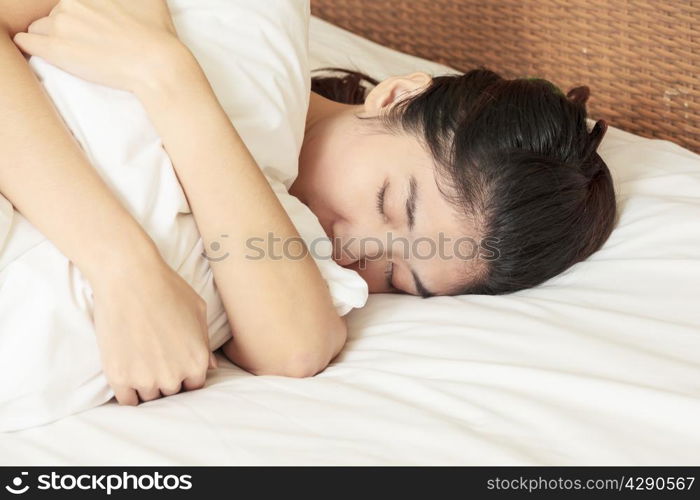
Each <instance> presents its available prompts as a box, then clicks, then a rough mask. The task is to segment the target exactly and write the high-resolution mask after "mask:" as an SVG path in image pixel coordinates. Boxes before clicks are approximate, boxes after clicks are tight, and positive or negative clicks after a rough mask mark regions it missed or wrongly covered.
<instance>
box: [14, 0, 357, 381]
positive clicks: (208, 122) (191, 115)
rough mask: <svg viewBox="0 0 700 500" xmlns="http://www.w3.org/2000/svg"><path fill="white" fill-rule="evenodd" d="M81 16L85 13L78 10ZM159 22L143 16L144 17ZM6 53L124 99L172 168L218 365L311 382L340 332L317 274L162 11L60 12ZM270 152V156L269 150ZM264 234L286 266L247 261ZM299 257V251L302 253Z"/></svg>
mask: <svg viewBox="0 0 700 500" xmlns="http://www.w3.org/2000/svg"><path fill="white" fill-rule="evenodd" d="M87 4H89V5H90V8H89V9H88V8H85V7H86V5H87ZM159 8H160V9H161V14H162V15H161V16H160V17H158V16H155V15H153V16H150V15H149V16H146V15H145V14H144V11H145V10H146V9H151V10H152V13H155V12H156V11H157V10H158V9H159ZM29 31H30V33H29V34H20V35H18V36H17V37H16V38H15V41H16V43H17V44H18V45H19V46H20V47H21V48H22V49H23V50H25V51H26V52H29V53H31V54H35V55H39V56H41V57H43V58H45V59H47V60H48V61H49V62H52V63H53V64H56V65H57V66H59V67H62V68H63V69H65V70H67V71H70V72H71V73H74V74H76V75H78V76H81V77H83V78H86V79H89V80H92V81H95V82H98V83H102V84H106V85H110V86H113V87H117V88H122V89H124V90H130V91H132V92H134V93H135V94H136V95H137V96H138V97H139V98H140V100H141V101H142V103H143V105H144V107H145V109H146V110H147V112H148V115H149V117H150V118H151V121H152V122H153V124H154V125H155V127H156V129H157V131H158V132H159V134H160V136H161V138H162V141H163V144H164V146H165V148H166V150H167V151H168V153H169V155H170V158H171V159H172V161H173V164H174V167H175V170H176V172H177V175H178V177H179V180H180V182H181V184H182V186H183V188H184V190H185V193H186V195H187V197H188V199H189V202H190V205H191V207H192V211H193V213H194V216H195V219H196V221H197V225H198V227H199V231H200V233H201V235H202V238H203V241H204V244H205V247H206V248H209V245H210V244H211V243H214V242H217V243H219V244H221V243H223V242H224V240H223V239H222V235H224V234H225V235H228V237H227V238H226V240H225V243H226V246H225V247H224V248H222V249H221V252H225V253H228V254H229V255H228V257H227V258H225V259H223V260H221V261H217V262H215V261H212V262H211V266H212V269H213V272H214V277H215V280H216V284H217V286H218V289H219V292H220V294H221V297H222V301H223V303H224V306H225V308H226V311H227V313H228V317H229V320H230V324H231V326H232V329H233V335H234V337H233V339H232V340H231V341H230V342H229V343H227V344H226V346H225V348H224V350H225V352H226V354H227V355H228V356H229V357H230V358H231V359H232V360H233V361H234V362H235V363H236V364H238V365H239V366H241V367H243V368H245V369H247V370H249V371H251V372H253V373H258V374H268V373H269V374H284V375H291V376H307V375H313V374H315V373H317V372H318V371H320V370H322V369H323V368H325V367H326V366H327V364H328V363H329V362H330V360H331V359H332V358H333V357H335V355H336V354H337V353H338V352H339V351H340V350H341V348H342V346H343V344H344V343H345V339H346V334H347V329H346V325H345V321H344V319H343V318H341V317H339V316H338V314H337V312H336V311H335V308H334V307H333V303H332V300H331V297H330V291H329V289H328V286H327V284H326V283H325V281H324V279H323V277H322V276H321V273H320V271H319V269H318V266H317V265H316V263H315V262H314V260H313V258H312V257H311V255H310V254H309V252H306V255H305V256H304V257H303V258H295V257H296V256H298V255H299V254H300V253H301V250H302V248H301V247H300V246H299V243H298V242H300V241H301V238H300V237H299V234H298V232H297V230H296V228H295V227H294V225H293V223H292V221H291V220H290V219H289V216H288V215H287V213H286V212H285V211H284V209H283V207H282V205H281V204H280V202H279V200H278V199H277V196H276V195H275V193H274V191H273V190H272V188H271V187H270V185H269V184H268V182H267V180H266V178H265V176H264V175H263V173H262V172H261V170H260V168H259V167H258V165H256V163H255V161H254V159H253V157H252V156H251V154H250V152H249V151H248V149H247V148H246V146H245V144H244V143H243V142H242V140H241V138H240V136H239V135H238V133H237V131H236V129H235V128H234V126H233V125H232V124H231V122H230V120H229V119H228V117H227V116H226V114H225V113H224V111H223V110H222V109H221V106H220V105H219V103H218V102H217V100H216V97H215V95H214V93H213V91H212V89H211V87H210V86H209V83H208V81H207V79H206V77H205V75H204V73H203V72H202V70H201V68H200V67H199V65H198V64H197V62H196V60H195V59H194V57H193V56H192V55H191V53H190V52H189V51H188V50H187V49H186V48H185V47H184V46H183V45H182V44H180V43H179V41H178V40H177V38H176V36H175V33H174V28H173V27H172V23H171V20H170V17H169V13H168V12H167V5H166V3H165V2H164V1H163V0H121V1H117V0H102V1H100V2H90V1H89V0H72V1H71V3H70V4H67V3H66V4H65V8H64V9H63V10H61V11H60V12H58V13H57V14H56V13H54V14H53V15H52V16H50V17H48V18H44V19H41V20H39V21H37V22H36V23H33V24H32V25H31V26H30V27H29ZM270 147H274V145H273V144H271V145H270ZM268 232H270V233H272V234H274V237H275V238H277V240H278V242H279V244H278V246H277V251H278V252H279V250H280V249H281V248H282V246H283V245H284V244H285V243H289V242H290V241H292V240H294V241H296V242H297V244H296V245H294V244H292V245H289V244H287V245H286V247H288V248H289V250H290V252H291V258H282V259H279V260H274V259H272V258H269V257H268V258H263V259H258V260H253V259H250V258H247V257H246V254H247V253H246V248H247V247H246V240H248V239H249V238H253V237H263V238H264V237H265V236H266V235H267V233H268ZM304 248H305V247H304Z"/></svg>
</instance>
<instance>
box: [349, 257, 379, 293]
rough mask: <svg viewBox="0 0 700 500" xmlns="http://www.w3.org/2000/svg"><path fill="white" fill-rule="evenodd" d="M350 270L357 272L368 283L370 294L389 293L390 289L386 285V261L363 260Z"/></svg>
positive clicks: (352, 265) (350, 267) (350, 266)
mask: <svg viewBox="0 0 700 500" xmlns="http://www.w3.org/2000/svg"><path fill="white" fill-rule="evenodd" d="M346 267H347V268H348V269H352V270H353V271H357V273H358V274H359V275H360V276H361V277H362V279H364V280H365V281H366V282H367V287H368V288H369V293H381V292H389V287H388V286H387V283H386V275H385V274H384V272H385V271H386V260H385V259H380V260H362V261H359V262H355V263H354V264H351V265H349V266H346Z"/></svg>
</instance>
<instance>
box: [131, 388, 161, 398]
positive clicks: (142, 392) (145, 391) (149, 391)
mask: <svg viewBox="0 0 700 500" xmlns="http://www.w3.org/2000/svg"><path fill="white" fill-rule="evenodd" d="M136 391H137V392H138V393H139V398H141V401H143V402H146V401H153V400H154V399H158V398H161V397H163V396H162V395H161V393H160V389H159V388H158V387H139V388H137V389H136Z"/></svg>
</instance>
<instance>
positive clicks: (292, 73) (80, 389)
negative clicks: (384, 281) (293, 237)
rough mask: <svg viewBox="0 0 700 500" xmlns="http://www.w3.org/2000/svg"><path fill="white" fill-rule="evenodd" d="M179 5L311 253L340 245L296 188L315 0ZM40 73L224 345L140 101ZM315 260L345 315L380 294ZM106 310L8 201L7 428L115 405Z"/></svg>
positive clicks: (197, 251) (178, 193)
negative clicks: (101, 337)
mask: <svg viewBox="0 0 700 500" xmlns="http://www.w3.org/2000/svg"><path fill="white" fill-rule="evenodd" d="M169 5H170V8H171V12H172V14H173V20H174V22H175V25H176V28H177V30H178V34H179V35H180V37H181V39H182V40H183V42H184V43H185V44H186V45H188V46H189V47H190V49H191V50H192V52H193V53H194V54H195V56H196V57H197V59H198V60H199V62H200V64H201V65H202V67H203V69H204V71H205V73H206V74H207V77H208V78H209V80H210V82H211V84H212V87H213V88H214V91H215V92H216V94H217V97H218V98H219V100H220V102H221V104H222V106H223V107H224V109H225V110H226V112H227V114H228V115H229V117H230V118H231V120H232V122H233V123H234V124H235V126H236V128H237V130H238V132H239V133H240V135H241V137H242V138H243V140H244V142H245V143H246V145H247V147H248V149H249V150H250V151H251V153H252V155H253V156H254V157H255V159H256V161H257V162H258V164H259V165H260V167H261V168H262V169H263V171H264V173H265V175H266V176H267V178H268V180H269V181H270V183H271V185H272V187H273V189H274V190H275V192H276V194H277V196H278V197H279V198H280V200H281V202H282V204H283V206H284V207H285V209H286V210H287V211H288V213H289V215H290V217H291V218H292V220H293V222H294V224H295V225H296V227H297V228H298V230H299V232H300V234H301V236H302V237H303V238H304V239H305V240H306V242H307V244H309V245H310V244H311V243H312V242H313V241H314V240H317V239H325V243H326V250H328V249H329V248H330V245H331V243H330V241H329V240H328V238H327V237H326V235H325V233H324V232H323V228H322V227H321V225H320V224H319V222H318V219H317V218H316V217H315V216H314V215H313V213H312V212H311V211H310V210H309V209H308V208H307V207H306V206H304V205H303V204H302V203H301V202H300V201H299V200H298V199H296V198H295V197H293V196H291V195H289V194H288V193H287V191H286V190H287V188H288V187H289V186H290V185H291V183H292V182H293V181H294V179H295V178H296V175H297V162H298V156H299V151H300V149H301V145H302V140H303V135H304V124H305V117H306V110H307V107H308V102H309V91H310V77H309V68H308V54H307V51H308V22H309V3H308V0H293V1H290V0H266V1H265V2H258V1H257V0H237V1H235V2H231V1H228V0H172V1H171V2H170V3H169ZM30 66H31V67H32V68H33V69H34V71H35V73H36V74H37V76H38V77H39V78H40V79H41V81H42V83H43V86H44V88H45V89H46V91H47V93H48V94H49V96H50V97H51V99H52V100H53V102H54V104H55V105H56V107H57V109H58V110H59V112H60V113H61V115H62V117H63V119H64V121H65V122H66V124H67V125H68V127H69V128H70V129H71V131H72V132H73V135H74V136H75V138H76V139H77V141H78V142H79V143H80V145H81V147H82V148H83V149H84V151H85V153H86V155H87V157H88V158H89V160H90V162H91V164H92V165H94V166H95V168H96V169H97V171H98V172H99V173H100V175H101V176H102V178H103V179H104V180H105V181H106V183H107V184H108V185H109V186H110V187H111V188H112V190H113V191H114V192H115V193H116V194H117V196H118V197H119V198H120V199H121V201H122V202H123V203H124V205H125V206H126V207H127V209H128V210H129V211H130V212H131V213H132V214H133V215H134V217H135V218H136V219H137V220H138V221H139V222H140V224H141V225H142V226H143V227H144V229H145V230H146V231H147V232H148V233H149V235H150V236H151V237H152V238H153V240H154V241H155V243H156V244H157V245H158V248H159V250H160V252H161V254H162V255H163V258H164V259H165V260H166V262H168V264H169V265H170V266H171V267H172V268H173V269H175V270H176V271H177V272H178V273H179V274H180V275H182V276H183V278H185V279H186V280H187V281H188V282H189V283H190V284H191V285H192V286H193V288H194V289H195V290H196V291H197V292H198V293H199V294H200V295H201V296H202V298H204V299H205V300H206V302H207V315H208V326H209V336H210V345H211V348H212V349H217V348H218V347H220V346H221V345H223V343H224V342H226V340H227V339H228V338H230V335H231V332H230V328H229V325H228V321H227V317H226V314H225V310H224V308H223V305H222V303H221V301H220V298H219V296H218V293H217V292H216V286H215V284H214V281H213V275H212V272H211V269H210V267H209V265H208V261H207V260H206V257H205V252H204V248H203V246H202V241H201V238H200V237H199V234H198V232H197V228H196V224H195V221H194V217H193V215H192V213H191V211H190V208H189V206H188V204H187V199H186V197H185V196H184V193H183V191H182V188H181V186H180V184H179V182H178V180H177V176H176V175H175V173H174V170H173V168H172V164H171V163H170V159H169V158H168V156H167V154H166V153H165V151H164V150H163V148H162V144H161V141H160V138H159V137H158V135H157V133H156V131H155V129H154V128H153V126H152V124H151V123H150V121H149V119H148V117H147V115H146V114H145V112H144V110H143V108H142V106H141V105H140V103H139V102H138V100H137V99H136V98H135V97H134V96H133V95H131V94H129V93H127V92H122V91H118V90H114V89H110V88H107V87H102V86H99V85H95V84H92V83H89V82H86V81H83V80H81V79H78V78H75V77H73V76H71V75H69V74H67V73H65V72H63V71H61V70H59V69H57V68H55V67H53V66H51V65H49V64H47V63H46V62H44V61H43V60H41V59H39V58H36V57H34V58H32V59H31V60H30ZM202 168H206V165H203V166H202ZM75 222H76V223H78V224H79V223H80V221H75ZM316 247H317V249H318V248H321V246H319V245H316ZM328 255H329V256H330V251H328ZM314 256H315V257H316V262H317V264H318V266H319V269H320V270H321V273H322V274H323V276H324V278H325V279H326V280H327V283H328V285H329V288H330V291H331V294H332V297H333V302H334V305H335V307H336V308H337V310H338V312H339V314H346V313H347V312H348V311H349V310H350V309H351V308H353V307H361V306H362V305H364V303H365V301H366V299H367V285H366V283H365V282H364V280H362V278H361V277H360V276H359V275H358V274H357V273H356V272H355V271H352V270H349V269H345V268H342V267H340V266H339V265H337V264H336V263H335V262H334V261H333V260H331V259H328V258H322V257H323V256H322V255H320V253H318V254H314ZM106 265H108V263H106ZM301 286H303V284H301ZM92 308H93V297H92V289H91V287H90V285H89V283H88V282H87V281H86V280H85V279H84V277H83V276H82V274H81V273H80V271H79V270H78V269H77V268H76V267H75V266H74V265H73V264H72V263H71V262H70V261H68V259H66V257H65V256H63V255H62V254H61V253H60V252H59V251H58V249H57V248H56V247H55V246H54V245H53V244H52V243H51V242H50V241H48V240H47V239H46V238H45V237H44V236H43V235H42V234H41V233H40V232H39V231H37V230H36V228H34V226H32V225H31V224H30V223H29V222H28V221H27V220H26V219H25V218H24V217H22V215H21V214H19V213H18V212H14V211H13V210H12V207H11V205H10V204H9V203H8V201H7V200H6V199H5V198H4V197H2V196H0V380H3V384H0V431H3V430H14V429H21V428H26V427H31V426H35V425H39V424H43V423H46V422H49V421H51V420H55V419H57V418H60V417H63V416H66V415H69V414H72V413H75V412H78V411H81V410H84V409H87V408H91V407H94V406H97V405H99V404H102V403H104V402H106V401H108V400H109V399H111V397H112V396H113V393H112V391H111V389H110V388H109V386H108V384H107V383H106V380H105V377H104V375H103V374H102V371H101V365H100V360H99V352H98V350H97V346H96V342H95V338H94V325H93V322H92V310H93V309H92Z"/></svg>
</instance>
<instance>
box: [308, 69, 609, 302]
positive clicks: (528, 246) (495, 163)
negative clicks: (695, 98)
mask: <svg viewBox="0 0 700 500" xmlns="http://www.w3.org/2000/svg"><path fill="white" fill-rule="evenodd" d="M316 71H334V72H341V73H343V75H342V76H338V75H336V76H314V77H313V78H312V80H311V90H312V91H313V92H316V93H318V94H320V95H322V96H324V97H326V98H328V99H332V100H334V101H338V102H343V103H346V104H361V103H363V102H364V99H365V94H366V91H367V90H368V87H369V86H372V85H377V84H378V81H377V80H375V79H374V78H371V77H370V76H368V75H366V74H364V73H361V72H359V71H351V70H345V69H342V68H320V69H319V70H316ZM367 84H369V85H367ZM589 95H590V92H589V89H588V87H586V86H581V87H576V88H574V89H571V90H570V91H569V92H568V93H567V94H566V95H564V94H563V93H562V92H561V90H559V89H558V88H557V87H556V86H555V85H554V84H552V83H551V82H549V81H547V80H544V79H540V78H516V79H511V80H508V79H504V78H502V77H501V76H500V75H498V74H497V73H495V72H493V71H490V70H488V69H486V68H483V67H481V68H478V69H474V70H471V71H469V72H467V73H464V74H456V75H442V76H434V77H433V78H432V81H431V82H430V84H428V85H427V86H426V87H425V88H424V89H422V90H420V91H419V92H415V93H412V94H409V95H408V97H406V98H403V99H402V100H401V101H399V102H398V103H397V104H396V105H394V106H392V107H391V108H390V110H389V111H388V112H387V113H384V114H382V115H380V116H378V117H376V119H377V120H379V122H380V123H381V124H382V126H383V127H384V129H386V130H387V131H389V132H391V133H405V134H412V135H413V136H415V137H417V138H418V139H419V140H420V141H421V142H422V143H423V144H425V146H426V147H427V148H428V150H429V151H430V152H431V154H432V156H433V158H434V160H435V164H436V167H437V169H438V171H439V172H438V175H436V180H438V181H439V182H438V184H439V185H440V186H444V188H443V187H441V188H440V191H441V193H442V194H443V196H445V198H446V199H447V200H448V201H449V202H451V203H452V204H453V205H454V206H455V207H456V208H457V210H458V212H459V213H460V214H461V215H464V216H466V217H468V218H469V219H470V220H472V221H473V222H475V223H476V224H477V228H478V230H479V232H480V237H481V239H482V241H491V242H492V247H495V248H496V249H497V252H496V256H495V258H492V259H489V260H486V261H485V262H486V263H485V264H484V265H483V266H481V272H479V273H478V277H477V279H476V280H474V279H471V280H470V282H469V283H464V284H462V285H461V286H460V287H458V288H456V289H455V290H454V292H453V293H452V294H454V295H459V294H466V293H483V294H502V293H509V292H514V291H517V290H522V289H525V288H530V287H533V286H536V285H538V284H540V283H542V282H544V281H546V280H548V279H549V278H552V277H554V276H556V275H558V274H560V273H561V272H563V271H564V270H566V269H567V268H569V267H570V266H572V265H573V264H575V263H577V262H579V261H582V260H584V259H586V258H587V257H588V256H589V255H591V254H592V253H593V252H595V251H596V250H598V249H599V248H600V247H601V246H602V245H603V243H604V242H605V241H606V240H607V238H608V236H609V235H610V233H611V231H612V229H613V226H614V224H615V217H616V201H615V190H614V186H613V181H612V177H611V175H610V171H609V169H608V166H607V165H606V164H605V162H604V161H603V159H602V158H601V157H600V156H599V155H598V153H597V151H596V150H597V148H598V146H599V144H600V142H601V140H602V139H603V136H604V135H605V132H606V130H607V124H606V122H605V121H604V120H598V121H597V122H596V124H595V126H594V127H593V129H592V130H591V131H590V132H589V131H588V128H587V125H586V116H587V111H586V101H587V100H588V97H589ZM373 118H374V117H373Z"/></svg>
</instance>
